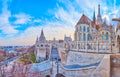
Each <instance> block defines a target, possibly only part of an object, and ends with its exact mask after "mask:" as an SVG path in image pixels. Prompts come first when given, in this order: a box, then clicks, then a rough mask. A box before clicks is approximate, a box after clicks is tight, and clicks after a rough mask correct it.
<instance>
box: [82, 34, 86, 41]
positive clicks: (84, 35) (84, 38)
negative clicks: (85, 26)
mask: <svg viewBox="0 0 120 77" xmlns="http://www.w3.org/2000/svg"><path fill="white" fill-rule="evenodd" d="M83 40H84V41H85V40H86V34H85V33H84V34H83Z"/></svg>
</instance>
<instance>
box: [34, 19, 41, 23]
mask: <svg viewBox="0 0 120 77" xmlns="http://www.w3.org/2000/svg"><path fill="white" fill-rule="evenodd" d="M33 22H37V23H40V22H41V20H40V19H35V20H33Z"/></svg>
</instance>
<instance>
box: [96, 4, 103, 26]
mask: <svg viewBox="0 0 120 77" xmlns="http://www.w3.org/2000/svg"><path fill="white" fill-rule="evenodd" d="M97 24H102V18H101V14H100V4H99V5H98V15H97Z"/></svg>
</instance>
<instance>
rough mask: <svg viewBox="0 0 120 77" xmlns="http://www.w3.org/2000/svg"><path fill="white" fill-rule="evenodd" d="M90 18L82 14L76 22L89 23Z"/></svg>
mask: <svg viewBox="0 0 120 77" xmlns="http://www.w3.org/2000/svg"><path fill="white" fill-rule="evenodd" d="M90 22H91V20H90V19H89V18H88V17H87V16H85V15H84V14H83V15H82V16H81V18H80V19H79V21H78V22H77V25H78V24H80V23H87V24H90Z"/></svg>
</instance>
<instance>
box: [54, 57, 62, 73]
mask: <svg viewBox="0 0 120 77" xmlns="http://www.w3.org/2000/svg"><path fill="white" fill-rule="evenodd" d="M55 59H56V64H57V74H58V73H59V62H61V59H60V58H59V59H58V58H55Z"/></svg>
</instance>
